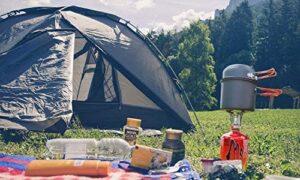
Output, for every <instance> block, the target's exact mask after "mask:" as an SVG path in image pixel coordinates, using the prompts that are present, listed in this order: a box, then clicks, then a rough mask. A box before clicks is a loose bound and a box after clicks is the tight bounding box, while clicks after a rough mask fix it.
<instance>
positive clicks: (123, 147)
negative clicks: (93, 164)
mask: <svg viewBox="0 0 300 180" xmlns="http://www.w3.org/2000/svg"><path fill="white" fill-rule="evenodd" d="M97 147H98V151H97V155H98V156H97V159H99V160H101V161H114V160H128V159H130V157H131V152H132V150H133V149H134V146H130V145H129V143H128V142H126V141H125V140H124V139H121V138H102V139H100V141H99V142H98V143H97Z"/></svg>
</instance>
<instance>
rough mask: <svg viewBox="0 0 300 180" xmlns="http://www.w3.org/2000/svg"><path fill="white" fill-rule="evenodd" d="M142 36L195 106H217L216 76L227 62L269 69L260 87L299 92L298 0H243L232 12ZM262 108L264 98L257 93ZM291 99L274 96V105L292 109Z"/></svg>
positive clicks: (299, 32) (204, 107) (299, 33)
mask: <svg viewBox="0 0 300 180" xmlns="http://www.w3.org/2000/svg"><path fill="white" fill-rule="evenodd" d="M147 37H148V38H149V39H151V40H152V41H153V42H154V44H155V45H156V46H157V47H158V49H160V50H161V52H162V53H163V55H164V56H165V59H166V61H167V63H169V64H170V65H171V66H172V68H173V69H174V71H175V73H176V74H177V75H178V77H179V79H180V81H181V83H182V85H183V87H184V89H185V91H186V93H187V96H188V97H189V99H190V101H191V103H192V104H193V106H194V108H195V109H196V110H205V109H218V103H219V98H220V95H219V94H220V80H221V79H222V71H223V69H224V68H225V67H226V66H228V65H230V64H237V63H238V64H247V65H250V66H253V68H254V69H255V70H257V71H261V70H266V69H269V68H272V67H274V68H275V69H276V71H277V72H278V75H277V77H276V78H272V79H269V80H264V81H262V82H260V83H259V86H262V87H271V88H283V87H287V86H289V87H291V88H293V89H294V90H296V91H300V75H299V74H298V73H299V72H300V59H299V57H300V0H288V1H285V0H267V1H265V2H264V3H262V4H260V6H250V5H249V3H248V1H243V2H242V3H241V4H240V5H239V6H238V7H236V8H235V9H234V10H233V11H232V12H229V11H226V10H220V11H218V13H217V14H216V15H215V18H213V19H208V20H205V21H202V20H198V21H195V22H193V23H191V24H190V26H189V27H187V28H185V29H182V30H172V31H164V30H161V31H158V32H156V31H150V32H149V33H148V34H147ZM256 103H257V107H258V108H266V107H267V104H268V98H266V97H258V98H257V102H256ZM292 104H293V102H292V98H291V97H289V96H287V95H282V96H280V97H278V98H276V99H275V103H274V107H275V108H291V107H292Z"/></svg>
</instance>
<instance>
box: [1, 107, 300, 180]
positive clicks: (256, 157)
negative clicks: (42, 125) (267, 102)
mask: <svg viewBox="0 0 300 180" xmlns="http://www.w3.org/2000/svg"><path fill="white" fill-rule="evenodd" d="M197 114H198V116H199V117H200V119H201V124H202V126H203V129H204V134H203V133H202V131H200V127H197V128H196V130H195V131H194V132H191V133H186V134H185V135H184V137H183V141H184V143H185V145H186V157H187V159H188V160H189V161H190V162H191V163H192V164H193V166H194V168H195V169H196V170H197V171H198V172H202V167H201V163H200V159H201V158H202V157H206V158H208V157H218V153H219V140H220V137H221V135H222V134H224V133H225V132H228V131H229V126H230V122H229V119H228V114H227V113H225V112H223V111H210V112H198V113H197ZM191 117H192V118H193V114H191ZM193 121H195V120H194V118H193ZM195 124H196V122H195ZM242 132H244V133H245V134H247V135H248V136H249V138H250V140H249V144H250V148H249V151H250V152H249V162H248V170H247V172H246V174H247V175H248V177H249V179H261V178H262V177H263V176H265V175H267V174H277V175H287V176H294V177H300V110H257V111H255V112H249V113H246V114H245V115H244V117H243V121H242ZM4 133H5V134H4ZM58 137H63V138H96V139H100V138H102V137H117V136H116V135H113V134H109V133H100V132H99V131H97V130H82V129H73V130H68V131H66V132H65V134H64V135H58V134H50V133H34V132H24V133H23V134H21V135H20V133H15V134H14V133H11V132H9V133H7V132H5V131H3V132H2V134H1V138H0V139H1V140H0V152H1V153H9V154H24V155H25V154H26V155H33V156H35V157H37V158H44V157H45V142H46V141H47V139H52V138H58ZM20 138H21V139H22V138H23V139H22V140H20ZM8 139H9V141H8ZM14 140H16V141H17V142H12V141H14ZM163 140H164V137H163V136H162V137H159V138H157V137H155V138H154V137H141V138H140V139H138V143H139V144H144V145H148V146H152V147H156V148H159V147H160V146H161V144H162V142H163Z"/></svg>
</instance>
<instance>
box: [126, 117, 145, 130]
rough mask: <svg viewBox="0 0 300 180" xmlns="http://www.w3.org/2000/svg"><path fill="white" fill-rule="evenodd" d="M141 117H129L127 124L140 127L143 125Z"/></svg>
mask: <svg viewBox="0 0 300 180" xmlns="http://www.w3.org/2000/svg"><path fill="white" fill-rule="evenodd" d="M141 122H142V120H141V119H135V118H127V126H130V127H135V128H139V127H141Z"/></svg>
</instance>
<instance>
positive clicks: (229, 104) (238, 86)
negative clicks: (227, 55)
mask: <svg viewBox="0 0 300 180" xmlns="http://www.w3.org/2000/svg"><path fill="white" fill-rule="evenodd" d="M259 75H262V76H260V77H258V76H259ZM276 75H277V73H276V71H275V69H274V68H272V69H269V70H266V71H259V72H255V70H254V69H253V68H252V67H250V66H248V65H244V64H233V65H230V66H228V67H226V68H225V69H224V70H223V79H222V80H221V102H220V108H221V109H225V110H228V111H232V110H242V111H254V110H255V101H256V94H257V89H259V90H261V91H263V93H260V94H259V95H261V96H278V95H280V94H281V93H282V91H281V90H280V89H270V88H260V87H257V82H258V80H262V79H266V78H270V77H274V76H276Z"/></svg>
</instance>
